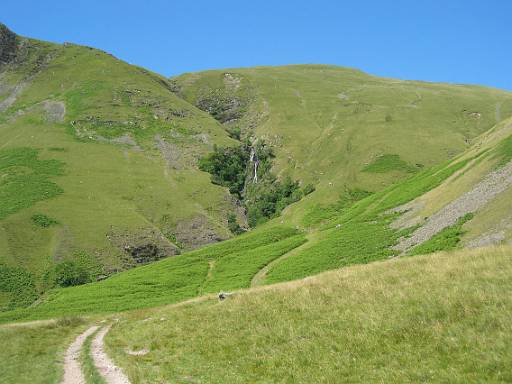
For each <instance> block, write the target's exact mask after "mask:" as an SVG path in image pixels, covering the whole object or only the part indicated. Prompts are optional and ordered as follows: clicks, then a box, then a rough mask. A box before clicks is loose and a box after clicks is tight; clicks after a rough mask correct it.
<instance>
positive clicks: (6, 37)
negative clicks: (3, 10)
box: [0, 23, 18, 66]
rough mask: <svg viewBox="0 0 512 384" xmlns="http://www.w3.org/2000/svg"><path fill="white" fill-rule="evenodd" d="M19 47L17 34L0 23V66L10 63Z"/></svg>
mask: <svg viewBox="0 0 512 384" xmlns="http://www.w3.org/2000/svg"><path fill="white" fill-rule="evenodd" d="M17 47H18V39H17V36H16V34H15V33H13V32H11V31H10V30H9V28H7V27H6V26H5V25H3V24H1V23H0V66H2V65H4V64H7V63H10V62H11V61H12V60H13V59H14V58H15V56H16V49H17Z"/></svg>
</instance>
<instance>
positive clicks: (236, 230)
mask: <svg viewBox="0 0 512 384" xmlns="http://www.w3.org/2000/svg"><path fill="white" fill-rule="evenodd" d="M228 228H229V230H230V231H231V233H233V234H234V235H240V234H242V233H244V230H243V228H242V227H240V225H239V224H238V222H237V221H236V215H234V214H233V213H231V214H230V215H228Z"/></svg>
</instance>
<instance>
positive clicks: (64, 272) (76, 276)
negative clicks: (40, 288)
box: [55, 261, 91, 287]
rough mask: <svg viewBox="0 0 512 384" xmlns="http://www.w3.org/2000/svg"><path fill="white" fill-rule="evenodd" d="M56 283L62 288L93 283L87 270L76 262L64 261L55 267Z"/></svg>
mask: <svg viewBox="0 0 512 384" xmlns="http://www.w3.org/2000/svg"><path fill="white" fill-rule="evenodd" d="M55 282H56V283H57V284H58V285H60V286H61V287H71V286H74V285H80V284H85V283H89V282H91V277H90V275H89V273H88V272H87V270H86V269H85V268H84V267H83V266H80V265H78V264H77V263H75V262H74V261H64V262H63V263H60V264H58V265H57V266H56V267H55Z"/></svg>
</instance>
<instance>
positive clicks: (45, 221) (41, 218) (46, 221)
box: [31, 213, 59, 228]
mask: <svg viewBox="0 0 512 384" xmlns="http://www.w3.org/2000/svg"><path fill="white" fill-rule="evenodd" d="M31 219H32V221H33V223H34V224H35V225H37V226H39V227H41V228H48V227H51V226H52V225H56V224H59V222H58V221H57V220H55V219H52V218H51V217H48V216H46V215H43V214H40V213H38V214H35V215H33V216H32V217H31Z"/></svg>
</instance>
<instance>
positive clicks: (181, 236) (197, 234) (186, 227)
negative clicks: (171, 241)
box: [176, 215, 226, 249]
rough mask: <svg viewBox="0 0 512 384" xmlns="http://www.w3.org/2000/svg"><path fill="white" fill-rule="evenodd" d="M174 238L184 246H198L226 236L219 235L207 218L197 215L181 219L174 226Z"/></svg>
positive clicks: (190, 247) (214, 241)
mask: <svg viewBox="0 0 512 384" xmlns="http://www.w3.org/2000/svg"><path fill="white" fill-rule="evenodd" d="M176 239H178V241H179V242H180V243H181V244H184V245H185V247H186V248H188V249H193V248H198V247H201V246H203V245H206V244H211V243H216V242H219V241H222V240H226V237H224V236H221V235H219V234H218V233H217V232H216V231H215V229H214V228H213V227H212V225H211V224H210V223H209V221H208V218H207V217H206V216H203V215H197V216H195V217H192V218H190V219H189V220H182V221H180V222H179V223H178V225H177V226H176Z"/></svg>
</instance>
